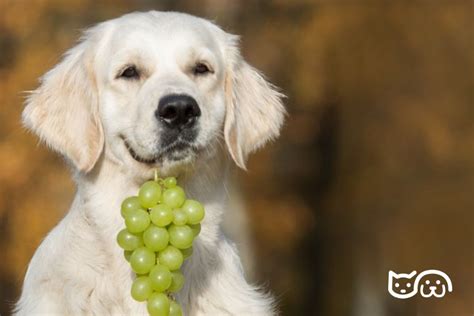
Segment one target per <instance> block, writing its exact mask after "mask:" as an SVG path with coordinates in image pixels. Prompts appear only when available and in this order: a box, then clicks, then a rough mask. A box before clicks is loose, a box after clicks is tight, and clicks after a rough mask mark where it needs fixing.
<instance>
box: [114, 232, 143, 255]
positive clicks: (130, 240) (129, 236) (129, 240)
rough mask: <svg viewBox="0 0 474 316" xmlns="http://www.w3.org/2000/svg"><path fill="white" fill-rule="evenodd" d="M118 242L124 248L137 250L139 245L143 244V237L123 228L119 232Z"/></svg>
mask: <svg viewBox="0 0 474 316" xmlns="http://www.w3.org/2000/svg"><path fill="white" fill-rule="evenodd" d="M117 243H118V244H119V246H120V247H121V248H122V249H124V250H135V249H137V248H138V247H141V246H143V240H142V237H141V236H139V235H136V234H133V233H131V232H129V231H128V230H126V229H122V230H121V231H120V232H119V233H118V234H117Z"/></svg>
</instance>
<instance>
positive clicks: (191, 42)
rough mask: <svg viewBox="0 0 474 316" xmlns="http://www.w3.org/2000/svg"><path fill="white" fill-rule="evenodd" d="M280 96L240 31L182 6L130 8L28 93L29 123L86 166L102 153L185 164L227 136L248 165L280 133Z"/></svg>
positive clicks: (89, 35)
mask: <svg viewBox="0 0 474 316" xmlns="http://www.w3.org/2000/svg"><path fill="white" fill-rule="evenodd" d="M281 97H282V95H281V94H280V93H278V92H277V91H276V90H275V88H274V87H273V86H272V85H271V84H269V83H268V82H267V81H265V79H264V78H263V77H262V76H261V75H260V74H259V73H258V72H257V71H256V70H255V69H253V68H252V67H251V66H249V65H248V64H247V63H246V62H245V61H244V60H243V59H242V57H241V55H240V53H239V49H238V38H237V37H236V36H234V35H230V34H228V33H225V32H224V31H222V30H221V29H220V28H218V27H217V26H215V25H214V24H212V23H210V22H208V21H206V20H204V19H200V18H196V17H192V16H189V15H186V14H180V13H161V12H149V13H132V14H128V15H125V16H123V17H121V18H118V19H115V20H110V21H107V22H104V23H101V24H99V25H97V26H95V27H93V28H91V29H89V30H88V31H86V32H85V34H84V37H83V39H82V40H81V42H80V43H79V44H78V45H77V46H76V47H74V48H72V49H71V50H70V51H68V52H67V54H66V55H65V57H64V59H63V60H62V61H61V62H60V63H59V64H58V65H57V66H56V67H55V68H53V69H52V70H51V71H49V72H48V73H47V74H46V75H45V76H44V77H43V78H42V81H41V85H40V87H39V88H38V89H37V90H36V91H34V92H33V93H32V94H31V95H30V97H29V98H28V100H27V105H26V108H25V110H24V112H23V121H24V124H25V125H26V126H27V127H28V128H29V129H31V130H32V131H34V132H35V133H37V134H38V135H39V136H40V138H41V139H42V140H44V141H45V142H46V143H47V144H48V145H49V146H50V147H52V148H53V149H55V150H57V151H59V152H60V153H62V154H64V155H65V156H66V157H67V158H68V159H69V160H70V161H71V162H72V163H73V165H74V166H75V167H76V168H77V169H78V170H79V171H81V172H85V173H87V172H89V171H90V170H92V169H93V167H94V165H95V164H96V162H97V160H98V159H99V157H100V156H101V154H102V153H105V155H106V158H107V159H111V160H114V161H115V162H117V163H120V164H123V165H126V166H127V168H130V169H133V168H135V169H137V170H142V171H143V170H149V169H152V168H155V167H159V168H161V169H170V168H176V167H180V166H186V165H188V164H190V163H193V162H194V161H195V160H196V159H208V158H209V157H212V155H215V154H216V149H217V148H219V144H220V140H221V139H225V143H226V145H227V148H228V150H229V152H230V154H231V156H232V158H233V159H234V161H235V162H236V164H237V165H238V166H240V167H242V168H245V161H246V158H247V156H248V154H249V153H251V152H252V151H254V150H256V149H257V148H258V147H260V146H261V145H263V144H264V143H265V142H266V141H268V140H269V139H272V138H274V137H276V136H277V135H278V133H279V129H280V127H281V125H282V122H283V116H284V109H283V106H282V103H281Z"/></svg>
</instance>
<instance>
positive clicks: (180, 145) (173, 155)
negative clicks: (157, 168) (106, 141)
mask: <svg viewBox="0 0 474 316" xmlns="http://www.w3.org/2000/svg"><path fill="white" fill-rule="evenodd" d="M120 138H121V139H122V141H123V143H124V145H125V147H126V148H127V150H128V152H129V154H130V156H132V158H133V159H135V160H136V161H138V162H140V163H143V164H147V165H154V164H157V163H162V162H163V161H164V160H165V159H169V160H171V161H179V160H184V159H186V158H188V157H191V156H193V155H195V154H196V153H197V152H198V151H199V148H198V147H196V146H194V145H193V144H191V143H189V142H187V141H184V140H180V139H178V140H176V141H174V142H172V143H171V144H169V145H167V146H166V147H164V148H163V149H162V150H161V151H160V152H159V153H157V154H155V155H153V156H152V157H147V158H145V157H142V156H140V155H139V154H137V152H136V151H135V150H134V149H133V147H132V146H131V145H130V143H129V142H128V141H127V138H126V137H125V136H123V135H120Z"/></svg>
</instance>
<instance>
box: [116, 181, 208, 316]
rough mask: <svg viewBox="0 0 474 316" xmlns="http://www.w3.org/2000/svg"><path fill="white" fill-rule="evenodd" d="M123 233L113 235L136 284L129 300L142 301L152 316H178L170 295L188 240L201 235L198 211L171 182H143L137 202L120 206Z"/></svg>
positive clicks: (198, 206) (178, 280)
mask: <svg viewBox="0 0 474 316" xmlns="http://www.w3.org/2000/svg"><path fill="white" fill-rule="evenodd" d="M121 214H122V217H123V218H124V219H125V227H126V228H124V229H123V230H121V231H120V232H119V233H118V235H117V242H118V244H119V246H120V247H121V248H122V249H124V256H125V259H126V260H127V261H128V262H129V263H130V265H131V267H132V270H133V271H134V272H135V274H136V276H137V277H136V278H135V280H134V281H133V283H132V289H131V294H132V297H133V298H134V299H135V300H137V301H139V302H145V301H147V309H148V313H149V314H150V315H152V316H162V315H165V316H178V315H182V310H181V307H180V305H179V304H178V303H177V302H176V300H175V299H174V297H173V294H174V293H176V292H178V291H179V290H181V288H182V287H183V284H184V276H183V274H182V273H181V271H180V268H181V265H182V264H183V261H184V260H185V259H187V258H188V257H189V256H191V254H192V252H193V248H192V245H193V240H194V238H196V236H197V235H198V234H199V232H200V230H201V224H200V223H201V221H202V220H203V218H204V207H203V206H202V204H201V203H199V202H198V201H195V200H189V199H186V195H185V193H184V190H183V189H182V188H181V187H180V186H178V184H177V180H176V178H174V177H168V178H166V179H164V180H163V179H160V178H158V177H157V176H155V180H154V181H147V182H145V183H144V184H143V185H142V186H141V188H140V190H139V192H138V196H131V197H128V198H126V199H125V200H124V201H123V202H122V206H121Z"/></svg>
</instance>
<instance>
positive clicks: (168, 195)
mask: <svg viewBox="0 0 474 316" xmlns="http://www.w3.org/2000/svg"><path fill="white" fill-rule="evenodd" d="M185 199H186V194H184V190H183V189H182V188H181V187H180V186H175V187H174V188H169V189H167V190H165V192H163V203H165V204H167V205H169V206H170V207H171V208H177V207H180V206H181V205H183V203H184V200H185Z"/></svg>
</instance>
